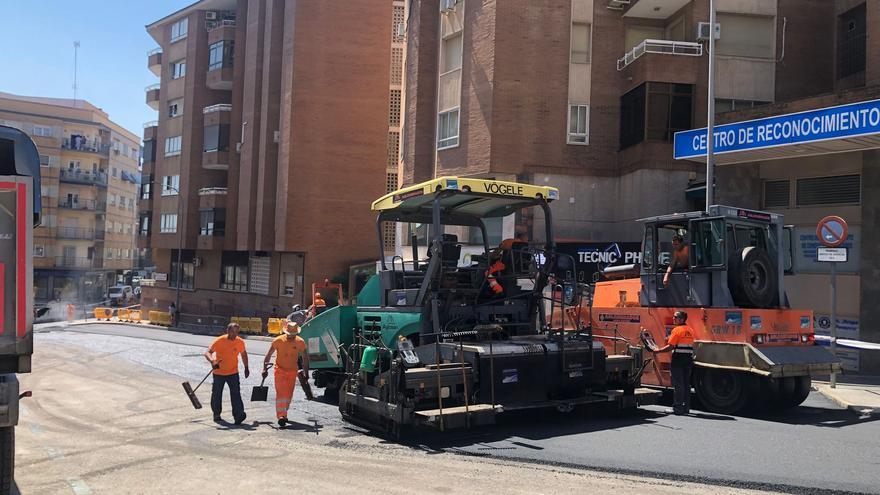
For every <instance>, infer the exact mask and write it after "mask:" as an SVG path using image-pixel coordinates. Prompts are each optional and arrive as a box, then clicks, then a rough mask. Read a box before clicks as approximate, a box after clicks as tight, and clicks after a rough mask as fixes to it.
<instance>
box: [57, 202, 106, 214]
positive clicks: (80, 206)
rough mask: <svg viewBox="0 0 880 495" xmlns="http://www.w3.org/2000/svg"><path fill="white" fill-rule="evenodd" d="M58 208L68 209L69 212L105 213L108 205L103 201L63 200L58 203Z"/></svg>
mask: <svg viewBox="0 0 880 495" xmlns="http://www.w3.org/2000/svg"><path fill="white" fill-rule="evenodd" d="M58 207H59V208H67V209H69V210H86V211H105V210H106V209H107V204H106V203H104V202H103V201H97V200H94V199H80V200H77V201H71V200H67V199H61V200H59V201H58Z"/></svg>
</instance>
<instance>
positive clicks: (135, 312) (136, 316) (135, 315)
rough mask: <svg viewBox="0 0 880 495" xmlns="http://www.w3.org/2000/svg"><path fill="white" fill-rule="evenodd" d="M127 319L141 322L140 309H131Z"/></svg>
mask: <svg viewBox="0 0 880 495" xmlns="http://www.w3.org/2000/svg"><path fill="white" fill-rule="evenodd" d="M128 321H130V322H132V323H140V322H141V310H139V309H132V310H130V311H129V313H128Z"/></svg>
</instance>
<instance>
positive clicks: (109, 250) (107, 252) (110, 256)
mask: <svg viewBox="0 0 880 495" xmlns="http://www.w3.org/2000/svg"><path fill="white" fill-rule="evenodd" d="M104 258H106V259H108V260H112V259H113V248H107V249H105V250H104Z"/></svg>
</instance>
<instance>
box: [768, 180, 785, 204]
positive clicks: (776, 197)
mask: <svg viewBox="0 0 880 495" xmlns="http://www.w3.org/2000/svg"><path fill="white" fill-rule="evenodd" d="M790 196H791V181H789V180H788V179H785V180H767V181H764V208H788V205H789V197H790Z"/></svg>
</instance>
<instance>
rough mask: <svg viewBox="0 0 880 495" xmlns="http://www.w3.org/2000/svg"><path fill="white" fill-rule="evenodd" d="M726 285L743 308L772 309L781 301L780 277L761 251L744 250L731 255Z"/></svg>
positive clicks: (736, 302) (767, 255)
mask: <svg viewBox="0 0 880 495" xmlns="http://www.w3.org/2000/svg"><path fill="white" fill-rule="evenodd" d="M727 285H728V287H729V288H730V293H731V295H732V296H733V302H734V303H735V304H736V305H737V306H740V307H744V308H770V307H773V306H774V305H775V303H776V302H777V301H778V296H779V274H778V273H777V271H776V267H775V265H774V263H773V260H771V259H770V255H769V254H767V251H764V250H763V249H761V248H757V247H747V248H743V249H740V250H739V251H737V252H735V253H733V254H732V255H731V256H730V259H729V260H728V266H727Z"/></svg>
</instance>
